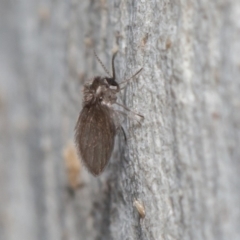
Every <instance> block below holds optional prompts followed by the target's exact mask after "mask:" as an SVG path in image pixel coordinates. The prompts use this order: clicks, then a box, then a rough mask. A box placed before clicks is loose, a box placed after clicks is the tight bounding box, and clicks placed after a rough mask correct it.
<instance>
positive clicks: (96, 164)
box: [75, 52, 143, 176]
mask: <svg viewBox="0 0 240 240" xmlns="http://www.w3.org/2000/svg"><path fill="white" fill-rule="evenodd" d="M116 54H117V52H115V53H114V54H113V57H112V77H100V76H97V77H94V78H93V81H92V82H91V83H90V84H85V85H84V89H83V95H84V97H83V109H82V111H81V113H80V115H79V118H78V121H77V124H76V127H75V141H76V146H77V149H78V152H79V154H80V158H81V159H82V161H83V163H84V164H85V165H86V167H87V169H88V170H89V171H90V172H91V173H92V174H93V175H95V176H97V175H99V174H100V173H102V172H103V169H104V168H105V166H106V165H107V163H108V161H109V159H110V157H111V154H112V151H113V147H114V139H115V136H116V134H117V131H118V130H119V129H120V128H122V127H121V126H120V124H119V123H118V120H117V119H118V116H117V115H118V112H117V111H116V110H115V109H114V108H113V104H117V105H119V106H121V107H123V108H124V109H126V110H128V111H130V110H129V109H128V108H127V107H125V106H123V105H121V104H119V103H117V94H118V93H119V92H120V90H121V88H120V85H121V84H122V83H126V82H127V81H129V80H130V79H132V78H133V77H135V76H136V75H137V74H138V73H139V72H140V71H141V70H142V68H141V69H140V70H139V71H137V72H136V73H135V74H134V75H133V76H132V77H131V78H129V79H127V80H125V81H123V82H122V83H120V84H118V83H117V82H116V75H115V66H114V59H115V57H116ZM95 55H96V54H95ZM96 57H97V60H98V61H99V62H100V64H101V65H102V67H103V69H104V70H105V71H106V72H107V74H108V75H109V76H110V74H109V73H108V71H107V70H106V68H105V66H104V65H103V63H102V62H101V60H100V59H99V58H98V56H97V55H96ZM137 115H138V116H140V117H141V118H143V116H141V115H139V114H137ZM122 130H123V129H122ZM124 135H125V134H124Z"/></svg>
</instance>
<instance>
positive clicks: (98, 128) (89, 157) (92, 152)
mask: <svg viewBox="0 0 240 240" xmlns="http://www.w3.org/2000/svg"><path fill="white" fill-rule="evenodd" d="M115 135H116V127H115V124H114V119H113V118H112V110H111V109H109V108H108V107H107V106H104V105H95V106H90V107H87V106H85V107H84V108H83V110H82V112H81V113H80V116H79V119H78V122H77V125H76V133H75V140H76V144H77V148H78V151H79V153H80V156H81V159H82V161H83V162H84V164H85V165H86V167H87V168H88V170H89V171H90V172H91V173H92V174H93V175H99V174H100V173H101V172H102V171H103V169H104V167H105V166H106V165H107V163H108V161H109V159H110V157H111V154H112V150H113V147H114V138H115Z"/></svg>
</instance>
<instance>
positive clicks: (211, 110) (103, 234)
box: [0, 0, 240, 240]
mask: <svg viewBox="0 0 240 240" xmlns="http://www.w3.org/2000/svg"><path fill="white" fill-rule="evenodd" d="M239 13H240V3H239V1H238V0H231V1H230V0H227V1H221V0H219V1H211V2H210V1H206V0H201V1H197V2H196V1H192V0H189V1H187V0H183V1H176V0H173V1H165V0H163V1H153V0H150V1H144V0H141V1H134V0H132V1H124V0H114V1H110V0H108V1H107V0H101V1H94V0H92V1H89V0H81V1H76V0H72V1H51V0H50V1H34V0H23V1H14V2H13V1H8V0H3V1H1V2H0V30H1V41H0V132H1V135H0V184H1V185H0V239H1V240H2V239H3V240H15V239H26V240H28V239H29V240H33V239H34V240H35V239H36V240H53V239H63V240H67V239H69V240H70V239H71V240H75V239H76V240H82V239H83V240H85V239H90V240H91V239H99V240H100V239H104V240H108V239H116V240H124V239H126V240H127V239H129V240H133V239H142V240H143V239H144V240H145V239H150V240H152V239H154V240H155V239H159V240H162V239H167V240H172V239H181V240H182V239H184V240H185V239H186V240H190V239H194V240H198V239H199V240H202V239H207V240H213V239H214V240H225V239H226V240H229V239H230V240H237V239H240V228H239V222H240V208H239V202H240V178H239V175H240V148H239V144H240V130H239V129H240V94H239V91H240V81H239V76H240V54H239V53H240V41H239V39H240V31H239V28H240V25H239V19H240V17H239ZM116 47H118V49H119V52H118V56H117V57H116V70H117V71H116V76H117V79H118V80H119V81H121V80H123V79H126V78H127V77H129V76H131V75H132V74H134V73H135V72H136V71H137V70H138V69H140V68H141V67H142V66H143V68H144V69H143V71H142V72H141V74H140V76H139V77H138V78H137V81H132V82H131V83H130V84H129V85H128V87H127V88H126V89H125V90H124V91H123V94H122V102H123V103H124V104H126V105H127V106H128V107H130V108H131V109H133V110H134V111H136V112H139V113H141V114H142V115H144V117H145V119H144V122H143V123H142V126H138V125H137V124H135V122H134V121H132V120H131V119H126V120H125V122H124V125H123V126H124V128H125V129H129V131H128V142H127V144H124V141H122V139H121V138H120V139H118V141H116V144H115V152H114V153H113V155H112V159H111V161H110V164H109V165H108V166H107V168H106V169H105V172H104V174H103V175H101V176H100V177H98V178H94V177H93V176H91V175H90V174H89V173H88V172H87V170H85V169H83V170H82V171H81V173H80V174H81V179H82V181H83V184H84V186H83V187H81V188H80V189H78V190H77V191H75V192H74V194H70V193H69V191H68V190H67V186H68V182H67V174H66V169H65V163H64V158H63V150H64V149H65V147H66V146H67V145H68V144H69V141H71V140H73V135H74V126H75V123H76V121H77V117H78V114H79V112H80V110H81V107H82V104H81V103H82V102H81V101H82V100H81V99H82V95H81V89H82V85H83V83H84V82H86V81H87V80H90V79H91V78H92V77H93V76H95V75H98V74H99V73H100V74H102V75H105V74H104V72H103V70H102V69H101V66H99V64H98V62H97V60H96V59H95V57H94V54H93V49H94V48H95V50H96V52H97V54H98V55H99V57H100V58H101V59H102V61H103V62H104V63H105V65H106V66H107V67H108V68H109V70H111V68H110V66H111V63H110V61H111V56H112V51H113V49H114V48H116ZM81 169H82V168H81ZM134 199H138V200H139V201H141V202H142V203H143V205H144V207H145V213H146V214H145V218H144V219H140V218H139V214H138V212H137V211H136V209H135V207H134V206H133V202H134Z"/></svg>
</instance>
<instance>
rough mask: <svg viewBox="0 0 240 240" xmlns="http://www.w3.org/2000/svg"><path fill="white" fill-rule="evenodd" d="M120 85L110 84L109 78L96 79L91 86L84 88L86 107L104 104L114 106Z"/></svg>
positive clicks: (87, 85)
mask: <svg viewBox="0 0 240 240" xmlns="http://www.w3.org/2000/svg"><path fill="white" fill-rule="evenodd" d="M118 92H119V86H118V84H117V85H116V84H115V83H114V85H111V84H110V81H109V79H108V78H106V77H104V78H102V77H95V78H94V79H93V81H92V83H91V84H86V85H85V86H84V90H83V94H84V105H92V104H104V105H108V106H110V105H112V104H113V103H115V102H116V100H117V95H116V94H117V93H118Z"/></svg>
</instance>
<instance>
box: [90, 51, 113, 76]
mask: <svg viewBox="0 0 240 240" xmlns="http://www.w3.org/2000/svg"><path fill="white" fill-rule="evenodd" d="M94 55H95V57H96V58H97V60H98V62H99V63H100V64H101V66H102V68H103V69H104V71H105V72H106V73H107V74H108V76H110V77H111V74H110V73H109V71H108V70H107V69H106V67H105V66H104V64H103V63H102V61H101V60H100V58H99V57H98V55H97V54H96V52H95V50H94ZM114 57H115V56H114V55H113V60H114ZM113 60H112V61H113ZM113 68H114V65H113ZM113 74H114V75H115V71H114V73H113Z"/></svg>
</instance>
